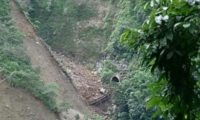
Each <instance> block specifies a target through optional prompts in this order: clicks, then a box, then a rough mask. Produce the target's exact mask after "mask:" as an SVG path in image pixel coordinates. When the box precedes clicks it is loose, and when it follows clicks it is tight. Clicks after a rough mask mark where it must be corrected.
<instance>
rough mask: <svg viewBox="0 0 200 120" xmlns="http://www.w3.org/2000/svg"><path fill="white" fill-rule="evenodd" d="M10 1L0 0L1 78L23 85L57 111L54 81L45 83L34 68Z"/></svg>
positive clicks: (13, 84) (19, 85)
mask: <svg viewBox="0 0 200 120" xmlns="http://www.w3.org/2000/svg"><path fill="white" fill-rule="evenodd" d="M9 9H10V8H9V1H8V0H1V1H0V61H1V62H0V78H1V79H2V80H5V81H8V82H9V83H10V85H12V86H15V87H23V88H24V89H26V90H27V91H29V92H31V93H32V94H33V95H34V96H35V97H37V98H39V99H41V100H42V101H43V102H44V104H45V105H47V107H48V108H50V109H51V110H53V111H57V105H56V93H55V91H54V90H55V89H56V88H57V87H58V86H57V85H56V84H54V83H50V84H46V85H45V84H44V83H43V82H42V81H41V80H40V78H39V76H38V74H37V72H38V71H37V70H38V69H35V70H34V69H32V68H31V64H30V60H29V57H28V56H27V53H26V50H25V48H24V46H23V44H22V39H23V38H24V35H23V34H22V33H20V32H19V31H18V30H17V29H16V27H15V26H14V22H13V20H12V19H11V17H10V16H9Z"/></svg>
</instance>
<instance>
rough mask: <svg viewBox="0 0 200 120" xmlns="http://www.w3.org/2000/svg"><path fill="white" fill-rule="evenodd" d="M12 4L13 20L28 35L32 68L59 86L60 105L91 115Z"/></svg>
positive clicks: (12, 3)
mask: <svg viewBox="0 0 200 120" xmlns="http://www.w3.org/2000/svg"><path fill="white" fill-rule="evenodd" d="M10 4H11V11H10V14H11V16H12V18H13V19H14V21H15V22H16V25H17V26H18V28H19V29H20V30H21V32H23V33H24V34H25V35H26V38H25V39H24V44H25V46H26V47H27V52H28V54H29V56H30V59H31V64H32V66H33V67H40V71H41V72H40V77H41V79H42V80H43V81H44V82H46V83H48V82H54V83H57V84H58V85H59V90H58V91H57V94H58V99H57V101H58V104H60V103H62V102H65V101H67V102H68V103H69V104H70V105H71V106H73V109H75V110H77V111H80V112H81V113H83V114H89V113H90V112H89V109H88V107H87V106H86V104H85V103H84V102H83V101H82V100H81V99H80V97H79V94H78V93H77V91H76V89H75V88H74V87H73V85H72V84H71V82H70V80H69V79H68V78H67V77H66V75H65V74H64V73H63V72H62V71H61V69H60V68H59V67H58V66H57V64H56V62H55V60H54V59H53V58H52V57H51V55H50V53H49V51H48V50H47V49H46V47H45V46H44V44H43V43H42V40H41V38H40V37H38V36H37V35H36V33H35V31H34V29H33V27H32V25H31V24H30V23H29V22H28V21H27V20H26V18H25V17H24V15H23V14H22V13H20V10H19V8H18V7H17V6H16V4H15V3H14V1H13V0H11V2H10ZM69 114H70V113H69ZM63 119H64V118H63ZM66 119H67V118H66Z"/></svg>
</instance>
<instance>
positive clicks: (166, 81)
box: [121, 0, 200, 120]
mask: <svg viewBox="0 0 200 120" xmlns="http://www.w3.org/2000/svg"><path fill="white" fill-rule="evenodd" d="M199 4H200V1H199V0H151V1H150V2H148V3H146V4H145V5H144V8H145V9H146V10H150V9H151V10H152V11H151V12H150V14H149V17H148V18H147V19H146V20H145V22H144V23H143V25H142V26H140V27H139V28H137V29H132V30H131V29H129V30H126V31H125V32H124V33H123V34H122V36H121V42H123V43H127V44H129V45H130V46H131V47H132V48H135V49H137V50H139V52H140V53H142V54H143V58H142V60H143V61H142V64H143V65H146V66H147V67H148V68H150V69H151V72H152V73H155V72H156V73H159V74H158V77H159V78H158V79H157V81H156V82H154V83H153V84H151V85H150V86H149V88H150V89H151V90H152V95H151V98H150V99H149V101H148V104H147V106H146V107H147V108H149V107H152V106H156V107H158V108H160V109H159V110H158V111H157V112H156V113H154V115H153V116H154V117H155V116H157V115H162V116H163V117H169V116H170V117H171V118H172V119H174V120H195V119H200V100H199V90H200V89H199V85H200V82H199V75H200V74H199V72H198V70H199V66H200V62H199V61H198V59H197V58H198V57H199V43H200V39H199V35H200V19H199V11H200V9H199Z"/></svg>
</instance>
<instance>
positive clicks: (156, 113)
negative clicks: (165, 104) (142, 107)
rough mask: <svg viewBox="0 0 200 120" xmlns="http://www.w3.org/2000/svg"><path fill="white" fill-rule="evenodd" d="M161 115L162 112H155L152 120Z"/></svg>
mask: <svg viewBox="0 0 200 120" xmlns="http://www.w3.org/2000/svg"><path fill="white" fill-rule="evenodd" d="M160 114H162V111H160V110H159V111H156V112H155V113H154V114H153V115H152V118H155V117H157V116H158V115H160Z"/></svg>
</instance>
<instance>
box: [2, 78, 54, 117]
mask: <svg viewBox="0 0 200 120" xmlns="http://www.w3.org/2000/svg"><path fill="white" fill-rule="evenodd" d="M0 119H1V120H58V118H57V116H56V115H55V114H54V113H53V112H51V111H50V110H48V109H47V108H46V107H45V106H44V104H43V103H42V102H41V101H40V100H37V99H36V98H34V97H33V96H32V95H30V94H29V93H27V92H26V91H25V90H22V89H21V88H13V87H10V85H9V84H7V83H6V82H2V83H1V84H0Z"/></svg>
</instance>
